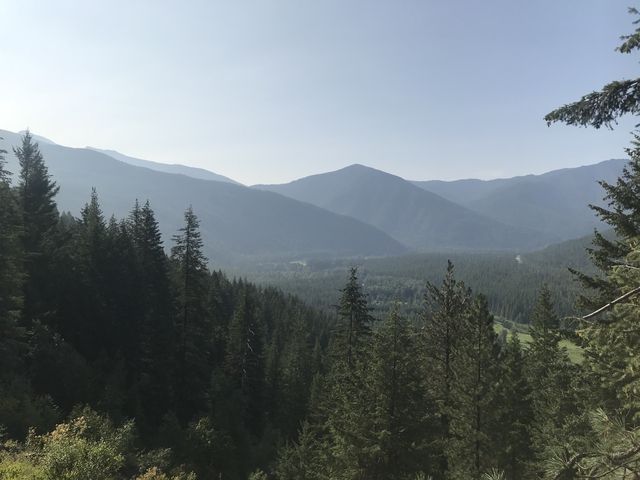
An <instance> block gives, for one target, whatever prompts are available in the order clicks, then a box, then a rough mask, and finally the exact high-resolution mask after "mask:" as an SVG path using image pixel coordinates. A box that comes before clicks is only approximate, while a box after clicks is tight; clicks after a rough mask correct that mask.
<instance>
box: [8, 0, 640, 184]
mask: <svg viewBox="0 0 640 480" xmlns="http://www.w3.org/2000/svg"><path fill="white" fill-rule="evenodd" d="M628 6H629V0H624V1H620V0H562V1H559V0H536V1H528V0H486V1H483V2H480V1H477V0H464V1H446V2H445V1H440V0H386V1H382V0H313V1H312V0H227V1H215V0H202V1H197V0H189V1H185V0H182V1H177V0H176V1H171V0H148V1H144V0H126V1H120V0H109V1H101V0H93V1H90V2H87V1H84V0H83V1H80V0H78V1H63V0H41V1H34V0H13V1H11V0H0V25H1V26H0V62H1V64H2V66H3V68H2V72H1V73H0V129H6V130H11V131H20V130H24V129H25V128H30V129H31V130H32V131H33V132H34V133H36V134H39V135H42V136H45V137H48V138H50V139H52V140H53V141H55V142H56V143H59V144H62V145H68V146H74V147H84V146H93V147H98V148H108V149H114V150H118V151H120V152H121V153H124V154H127V155H130V156H135V157H139V158H144V159H148V160H155V161H159V162H164V163H182V164H186V165H192V166H197V167H202V168H207V169H209V170H212V171H214V172H216V173H219V174H222V175H226V176H229V177H231V178H233V179H235V180H237V181H240V182H242V183H244V184H247V185H251V184H255V183H281V182H287V181H290V180H293V179H295V178H299V177H303V176H306V175H310V174H315V173H320V172H325V171H330V170H336V169H339V168H342V167H344V166H347V165H350V164H353V163H361V164H365V165H368V166H371V167H374V168H378V169H381V170H385V171H388V172H390V173H394V174H397V175H400V176H402V177H404V178H408V179H412V180H428V179H445V180H451V179H458V178H471V177H473V178H483V179H490V178H497V177H510V176H514V175H520V174H527V173H542V172H545V171H549V170H553V169H557V168H564V167H573V166H579V165H587V164H592V163H596V162H599V161H602V160H606V159H610V158H622V157H623V156H624V148H625V147H626V146H627V145H628V143H629V140H630V138H631V135H630V132H631V131H632V130H633V127H634V125H635V123H637V122H634V121H633V119H624V120H623V121H621V122H620V124H619V125H618V126H617V128H616V129H614V130H613V131H610V130H606V129H601V130H594V129H585V128H576V127H567V126H564V125H559V124H558V125H553V126H551V127H548V126H547V125H546V123H545V122H544V121H543V117H544V115H545V114H546V113H548V112H549V111H551V110H553V109H554V108H556V107H558V106H560V105H562V104H565V103H568V102H570V101H573V100H577V99H578V98H579V97H580V96H581V95H583V94H585V93H588V92H590V91H593V90H596V89H599V88H600V87H601V86H602V85H604V84H605V83H607V82H608V81H610V80H614V79H622V78H635V77H636V76H638V58H637V56H634V55H623V54H620V53H618V52H616V51H615V48H616V46H618V44H619V43H620V40H619V37H620V35H623V34H626V33H630V32H631V31H632V30H633V28H634V26H633V25H632V21H633V20H634V18H633V17H632V16H631V15H629V14H628V13H627V7H628Z"/></svg>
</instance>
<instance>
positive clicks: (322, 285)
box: [231, 236, 597, 324]
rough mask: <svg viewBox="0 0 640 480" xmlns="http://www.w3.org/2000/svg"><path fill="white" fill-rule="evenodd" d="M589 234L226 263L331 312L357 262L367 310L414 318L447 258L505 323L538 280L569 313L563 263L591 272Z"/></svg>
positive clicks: (574, 288) (570, 291) (526, 310)
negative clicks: (512, 247)
mask: <svg viewBox="0 0 640 480" xmlns="http://www.w3.org/2000/svg"><path fill="white" fill-rule="evenodd" d="M590 244H591V236H589V237H588V238H580V239H577V240H571V241H567V242H562V243H560V244H556V245H552V246H550V247H547V248H545V249H544V250H540V251H535V252H529V253H523V254H520V255H516V254H515V253H513V252H459V251H452V252H447V253H444V252H433V253H413V254H407V255H402V256H394V257H373V258H359V259H353V258H352V259H333V260H326V259H309V260H306V261H305V262H304V263H302V262H287V263H284V262H281V263H277V262H269V263H267V262H265V263H262V264H259V265H254V266H253V267H245V268H238V267H236V268H235V269H233V270H231V271H232V272H234V274H236V275H238V276H242V277H244V278H248V279H249V280H251V281H253V282H255V283H257V284H260V285H270V286H277V287H279V288H281V289H282V290H283V291H285V292H288V293H291V294H293V295H295V296H297V297H298V298H300V299H302V300H304V301H305V302H306V303H308V304H309V305H311V306H314V307H316V308H319V309H323V310H328V311H333V310H334V308H333V306H334V305H335V303H336V298H335V297H336V294H335V292H336V291H337V289H338V288H340V286H341V285H342V284H343V283H344V278H345V277H346V276H347V274H348V271H349V268H350V267H351V266H353V265H357V266H358V271H359V277H360V279H361V281H362V283H363V284H364V285H365V287H366V291H367V295H368V299H369V303H370V306H371V307H372V309H373V312H374V314H376V315H378V316H384V315H386V314H388V313H389V312H390V311H391V310H393V309H397V310H398V311H399V312H400V313H402V314H403V315H406V316H407V317H409V319H411V320H414V319H416V318H419V316H420V314H421V311H422V308H423V293H424V285H425V282H426V281H430V282H432V283H433V282H437V281H438V279H439V278H441V277H442V272H443V271H444V269H445V268H446V266H447V261H448V260H451V261H452V262H453V263H454V264H455V265H456V271H457V276H458V277H459V278H460V279H462V280H464V282H465V283H466V284H467V285H468V286H470V287H471V288H473V289H474V290H476V291H479V292H482V293H483V294H484V295H486V297H487V301H488V302H489V307H490V308H491V311H492V312H493V313H494V314H495V315H496V316H498V317H499V318H500V320H508V321H511V322H516V323H522V324H526V323H528V322H529V320H530V318H531V315H532V313H533V309H534V308H535V304H536V301H537V294H538V290H539V289H540V286H541V285H542V284H547V285H548V286H549V288H551V289H552V290H553V300H554V303H555V305H556V310H557V312H558V314H559V315H561V316H567V315H571V314H572V313H573V312H574V310H575V302H576V300H577V298H578V296H579V294H580V285H579V283H578V282H577V281H576V279H575V278H574V277H573V276H572V275H571V272H570V271H569V269H568V268H574V269H579V270H580V271H584V272H587V273H590V274H596V273H597V271H596V269H595V268H594V266H593V265H592V264H591V262H590V260H589V257H588V255H587V252H586V248H587V247H589V246H590Z"/></svg>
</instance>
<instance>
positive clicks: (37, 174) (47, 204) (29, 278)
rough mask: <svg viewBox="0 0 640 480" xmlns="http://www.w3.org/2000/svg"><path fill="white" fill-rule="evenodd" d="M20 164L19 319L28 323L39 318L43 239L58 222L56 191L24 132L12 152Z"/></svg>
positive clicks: (43, 286)
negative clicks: (22, 269)
mask: <svg viewBox="0 0 640 480" xmlns="http://www.w3.org/2000/svg"><path fill="white" fill-rule="evenodd" d="M13 152H14V154H15V155H16V157H17V158H18V161H19V162H20V176H19V182H18V187H17V191H18V201H19V204H20V211H21V213H22V226H23V231H22V236H21V237H22V242H23V251H24V256H25V257H24V258H25V273H26V281H25V285H24V302H25V303H24V307H25V308H24V312H23V317H24V318H25V319H26V320H27V321H31V320H32V319H33V318H34V317H37V316H41V315H43V314H44V313H45V312H44V309H45V307H44V306H43V305H42V303H43V298H44V296H45V290H46V286H47V282H46V277H47V269H48V267H49V260H50V252H49V248H48V245H47V236H48V234H50V233H51V231H52V229H53V228H54V227H55V225H56V224H57V222H58V210H57V207H56V203H55V200H54V198H55V196H56V195H57V193H58V191H59V190H60V188H59V187H58V186H57V185H56V183H55V182H54V181H53V180H52V179H51V176H50V175H49V171H48V169H47V166H46V165H45V163H44V159H43V157H42V154H41V153H40V149H39V147H38V144H37V143H36V142H34V141H33V137H32V136H31V133H29V132H28V131H27V133H25V135H24V136H23V137H22V144H21V146H20V147H17V148H14V149H13Z"/></svg>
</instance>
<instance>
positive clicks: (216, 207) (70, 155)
mask: <svg viewBox="0 0 640 480" xmlns="http://www.w3.org/2000/svg"><path fill="white" fill-rule="evenodd" d="M0 137H3V138H4V140H3V141H0V146H1V147H2V148H4V149H6V150H8V151H11V147H12V146H14V145H19V143H20V136H19V135H17V134H14V133H11V132H7V131H0ZM40 148H41V150H42V153H43V155H44V157H45V158H46V161H47V164H48V166H49V171H50V172H51V174H52V175H53V176H54V177H55V179H56V181H57V182H58V184H59V185H60V187H61V189H60V193H59V194H58V197H57V199H58V206H59V209H60V210H61V211H71V212H72V213H73V214H76V215H77V214H78V213H79V212H80V209H81V207H82V206H83V205H84V203H85V202H86V201H87V198H88V197H89V194H90V193H91V188H92V187H95V188H96V190H97V191H98V194H99V196H100V199H101V203H102V205H103V209H104V212H105V214H106V215H107V216H110V215H111V214H115V215H116V216H124V215H126V214H127V213H128V212H129V211H130V209H131V206H132V204H133V203H134V201H135V200H136V199H138V200H140V202H144V201H146V200H147V199H148V200H149V201H150V202H151V204H152V205H153V207H154V210H155V211H156V213H157V216H158V219H159V221H160V224H161V225H162V233H163V235H164V238H165V239H169V238H170V237H171V235H173V234H174V233H175V231H176V230H177V229H178V228H179V226H180V225H181V222H182V212H183V211H184V209H185V208H186V207H187V206H189V205H192V206H193V208H194V211H196V213H198V215H199V216H200V218H201V225H202V233H203V236H204V237H205V238H206V239H207V242H206V253H207V255H208V256H209V257H210V259H211V261H212V262H213V263H215V264H218V265H220V264H228V263H233V262H241V261H243V260H245V259H255V258H256V257H261V258H263V257H287V258H289V257H292V256H296V255H306V256H309V255H332V256H345V255H386V254H394V253H396V254H397V253H400V252H402V251H404V250H405V248H404V247H403V246H402V245H401V244H400V243H399V242H397V241H396V240H394V239H392V238H390V237H389V236H388V235H386V234H385V233H383V232H381V231H380V230H378V229H376V228H375V227H372V226H370V225H366V224H364V223H362V222H359V221H357V220H355V219H352V218H349V217H346V216H342V215H336V214H335V213H332V212H329V211H326V210H323V209H321V208H318V207H315V206H313V205H309V204H307V203H303V202H298V201H295V200H292V199H290V198H286V197H284V196H281V195H278V194H275V193H272V192H264V191H260V190H256V189H251V188H247V187H244V186H240V185H234V184H231V183H228V182H215V181H207V180H199V179H195V178H191V177H187V176H185V175H175V174H168V173H163V172H157V171H154V170H150V169H148V168H142V167H136V166H132V165H128V164H126V163H123V162H121V161H118V160H115V159H113V158H111V157H109V156H107V155H105V154H103V153H99V152H96V151H93V150H89V149H83V148H68V147H63V146H59V145H54V144H46V143H43V144H42V145H40ZM7 160H8V167H7V168H8V170H9V171H12V172H18V171H19V167H18V165H17V161H16V159H15V157H14V156H13V155H11V154H9V155H8V156H7Z"/></svg>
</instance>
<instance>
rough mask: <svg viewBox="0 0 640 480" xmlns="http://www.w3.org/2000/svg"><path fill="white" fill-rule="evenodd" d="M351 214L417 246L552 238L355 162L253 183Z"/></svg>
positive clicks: (507, 244) (518, 244)
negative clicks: (286, 179)
mask: <svg viewBox="0 0 640 480" xmlns="http://www.w3.org/2000/svg"><path fill="white" fill-rule="evenodd" d="M252 188H257V189H262V190H269V191H275V192H277V193H280V194H282V195H286V196H289V197H291V198H294V199H296V200H299V201H304V202H308V203H311V204H313V205H317V206H319V207H321V208H326V209H328V210H330V211H332V212H335V213H339V214H343V215H349V216H351V217H353V218H357V219H358V220H361V221H363V222H365V223H369V224H371V225H374V226H375V227H377V228H379V229H380V230H382V231H384V232H386V233H388V234H389V235H390V236H392V237H393V238H396V239H397V240H399V241H400V242H402V243H404V244H405V245H408V246H410V247H412V248H417V249H422V250H425V249H441V248H454V249H459V248H471V249H474V248H477V249H489V250H491V249H496V250H497V249H519V248H525V249H527V248H534V247H540V246H543V245H545V244H548V243H551V242H553V241H554V240H555V238H554V237H553V236H549V235H542V234H539V233H538V232H536V231H535V230H534V229H519V228H515V227H512V226H509V225H505V224H502V223H501V222H497V221H495V220H493V219H491V218H485V217H483V216H481V215H478V214H477V213H476V212H473V211H471V210H470V209H468V208H465V207H463V206H460V205H458V204H456V203H454V202H451V201H449V200H447V199H445V198H443V197H441V196H439V195H437V194H435V193H432V192H428V191H426V190H424V189H421V188H419V187H417V186H415V185H413V184H412V183H411V182H408V181H406V180H405V179H403V178H401V177H399V176H397V175H393V174H389V173H387V172H383V171H381V170H377V169H374V168H371V167H367V166H364V165H361V164H353V165H349V166H347V167H344V168H342V169H339V170H335V171H332V172H327V173H321V174H316V175H311V176H308V177H304V178H301V179H298V180H294V181H293V182H289V183H286V184H280V185H254V186H253V187H252Z"/></svg>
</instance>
